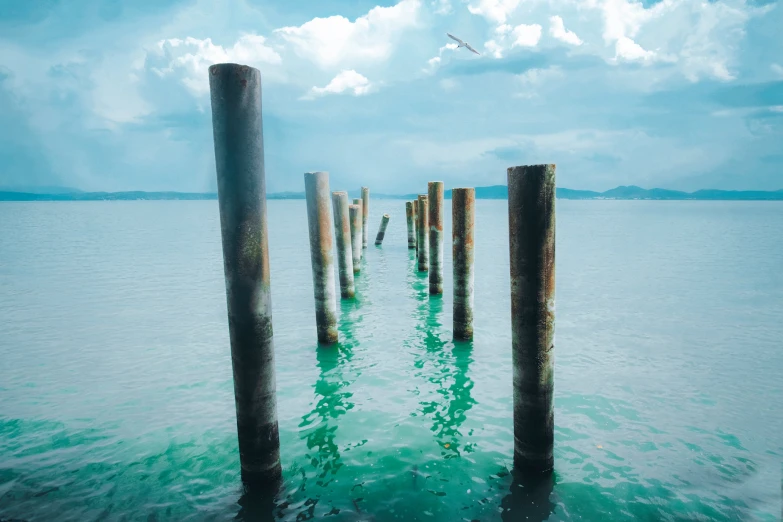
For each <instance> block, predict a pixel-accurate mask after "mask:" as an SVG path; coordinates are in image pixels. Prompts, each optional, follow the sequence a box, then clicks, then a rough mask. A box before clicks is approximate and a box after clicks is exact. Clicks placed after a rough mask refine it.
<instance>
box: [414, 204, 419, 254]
mask: <svg viewBox="0 0 783 522" xmlns="http://www.w3.org/2000/svg"><path fill="white" fill-rule="evenodd" d="M413 237H414V238H415V239H416V256H417V257H416V259H418V255H419V200H418V199H414V200H413Z"/></svg>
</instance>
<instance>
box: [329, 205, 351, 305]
mask: <svg viewBox="0 0 783 522" xmlns="http://www.w3.org/2000/svg"><path fill="white" fill-rule="evenodd" d="M332 214H333V218H334V235H335V242H336V243H337V268H338V272H339V274H340V297H342V298H343V299H350V298H352V297H354V296H355V295H356V287H355V286H354V281H353V250H352V249H351V221H350V219H351V218H350V213H349V212H348V193H347V192H332Z"/></svg>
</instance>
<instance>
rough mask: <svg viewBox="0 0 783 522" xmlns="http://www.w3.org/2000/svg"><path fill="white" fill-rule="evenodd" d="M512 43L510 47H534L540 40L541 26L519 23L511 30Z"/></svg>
mask: <svg viewBox="0 0 783 522" xmlns="http://www.w3.org/2000/svg"><path fill="white" fill-rule="evenodd" d="M511 34H512V35H513V37H514V43H512V44H511V47H535V46H536V45H538V41H539V40H541V26H540V25H538V24H532V25H526V24H520V25H518V26H516V27H515V28H514V30H513V31H511Z"/></svg>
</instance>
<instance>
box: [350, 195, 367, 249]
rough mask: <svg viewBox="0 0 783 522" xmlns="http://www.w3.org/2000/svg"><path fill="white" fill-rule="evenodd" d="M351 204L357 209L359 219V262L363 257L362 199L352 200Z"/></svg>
mask: <svg viewBox="0 0 783 522" xmlns="http://www.w3.org/2000/svg"><path fill="white" fill-rule="evenodd" d="M353 204H354V205H357V206H358V207H359V217H360V218H361V219H360V220H359V247H360V248H359V259H360V260H361V258H362V257H364V251H363V249H364V244H363V242H364V208H363V207H364V202H363V201H362V198H354V199H353Z"/></svg>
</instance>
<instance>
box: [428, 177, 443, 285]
mask: <svg viewBox="0 0 783 522" xmlns="http://www.w3.org/2000/svg"><path fill="white" fill-rule="evenodd" d="M427 205H428V207H429V217H428V220H429V238H428V239H429V250H430V259H429V264H430V266H429V270H430V271H429V279H430V294H432V295H441V294H443V182H442V181H430V182H429V183H427Z"/></svg>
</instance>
